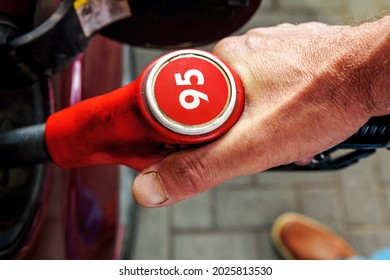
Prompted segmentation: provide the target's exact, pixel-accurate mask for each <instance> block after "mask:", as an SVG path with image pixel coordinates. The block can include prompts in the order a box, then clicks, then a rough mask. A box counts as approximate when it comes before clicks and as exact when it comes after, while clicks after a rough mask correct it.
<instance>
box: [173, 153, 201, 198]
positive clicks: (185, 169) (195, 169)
mask: <svg viewBox="0 0 390 280" xmlns="http://www.w3.org/2000/svg"><path fill="white" fill-rule="evenodd" d="M172 168H173V170H172V171H173V172H172V174H174V176H175V178H174V179H175V181H176V182H177V183H178V184H179V186H178V189H179V190H180V191H181V192H183V190H184V191H185V193H186V194H197V193H199V192H201V191H202V188H201V186H204V185H205V184H207V182H208V181H209V169H207V168H206V166H205V164H204V162H203V160H202V159H200V158H197V157H189V156H186V155H182V156H180V157H176V158H175V160H174V161H173V165H172Z"/></svg>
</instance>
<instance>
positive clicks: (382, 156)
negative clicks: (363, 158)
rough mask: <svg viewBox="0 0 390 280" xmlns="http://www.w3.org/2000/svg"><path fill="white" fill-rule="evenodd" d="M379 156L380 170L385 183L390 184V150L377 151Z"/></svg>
mask: <svg viewBox="0 0 390 280" xmlns="http://www.w3.org/2000/svg"><path fill="white" fill-rule="evenodd" d="M377 156H378V158H379V172H380V178H381V180H382V182H383V183H386V184H390V152H389V151H387V150H383V151H379V152H377Z"/></svg>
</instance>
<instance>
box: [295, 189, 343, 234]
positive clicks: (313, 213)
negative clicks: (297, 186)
mask: <svg viewBox="0 0 390 280" xmlns="http://www.w3.org/2000/svg"><path fill="white" fill-rule="evenodd" d="M301 200H302V214H305V215H307V216H309V217H311V218H314V219H316V220H318V221H319V222H321V223H323V224H325V225H326V226H328V227H329V228H331V229H332V230H334V231H338V230H340V225H341V223H342V217H341V213H343V211H341V210H342V209H341V208H342V206H340V205H339V203H340V201H339V200H338V199H337V192H336V190H335V189H304V190H301ZM341 202H343V201H341Z"/></svg>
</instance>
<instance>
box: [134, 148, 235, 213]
mask: <svg viewBox="0 0 390 280" xmlns="http://www.w3.org/2000/svg"><path fill="white" fill-rule="evenodd" d="M213 144H214V143H212V144H209V145H207V146H204V147H201V148H198V149H194V150H186V151H181V152H177V153H174V154H172V155H170V156H168V157H166V158H165V159H163V160H162V161H160V162H158V163H156V164H154V165H152V166H150V167H149V168H147V169H145V170H144V171H143V172H142V173H140V174H139V175H138V176H137V177H136V179H135V180H134V183H133V195H134V198H135V200H136V201H137V202H138V203H139V204H140V205H142V206H144V207H160V206H166V205H170V204H174V203H176V202H179V201H181V200H184V199H188V198H190V197H192V196H195V195H196V194H199V193H202V192H204V191H206V190H208V189H210V188H212V187H214V186H216V185H218V184H220V183H222V182H224V181H226V180H228V179H230V178H231V177H234V174H231V172H228V169H229V166H228V165H227V164H226V161H225V160H224V154H226V153H218V151H216V149H215V147H214V148H213V146H214V145H213ZM224 161H225V163H224ZM221 163H224V164H221Z"/></svg>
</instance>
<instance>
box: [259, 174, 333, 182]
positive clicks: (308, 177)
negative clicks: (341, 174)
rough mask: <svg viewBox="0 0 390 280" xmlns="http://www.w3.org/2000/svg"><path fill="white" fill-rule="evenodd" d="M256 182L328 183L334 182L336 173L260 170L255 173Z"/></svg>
mask: <svg viewBox="0 0 390 280" xmlns="http://www.w3.org/2000/svg"><path fill="white" fill-rule="evenodd" d="M256 177H257V182H258V183H259V184H260V185H264V184H272V185H276V184H283V183H288V184H291V185H295V184H297V183H312V184H316V183H329V184H332V183H333V182H335V180H336V178H337V175H336V173H335V172H273V171H272V172H271V171H268V172H262V173H259V174H257V176H256Z"/></svg>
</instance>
